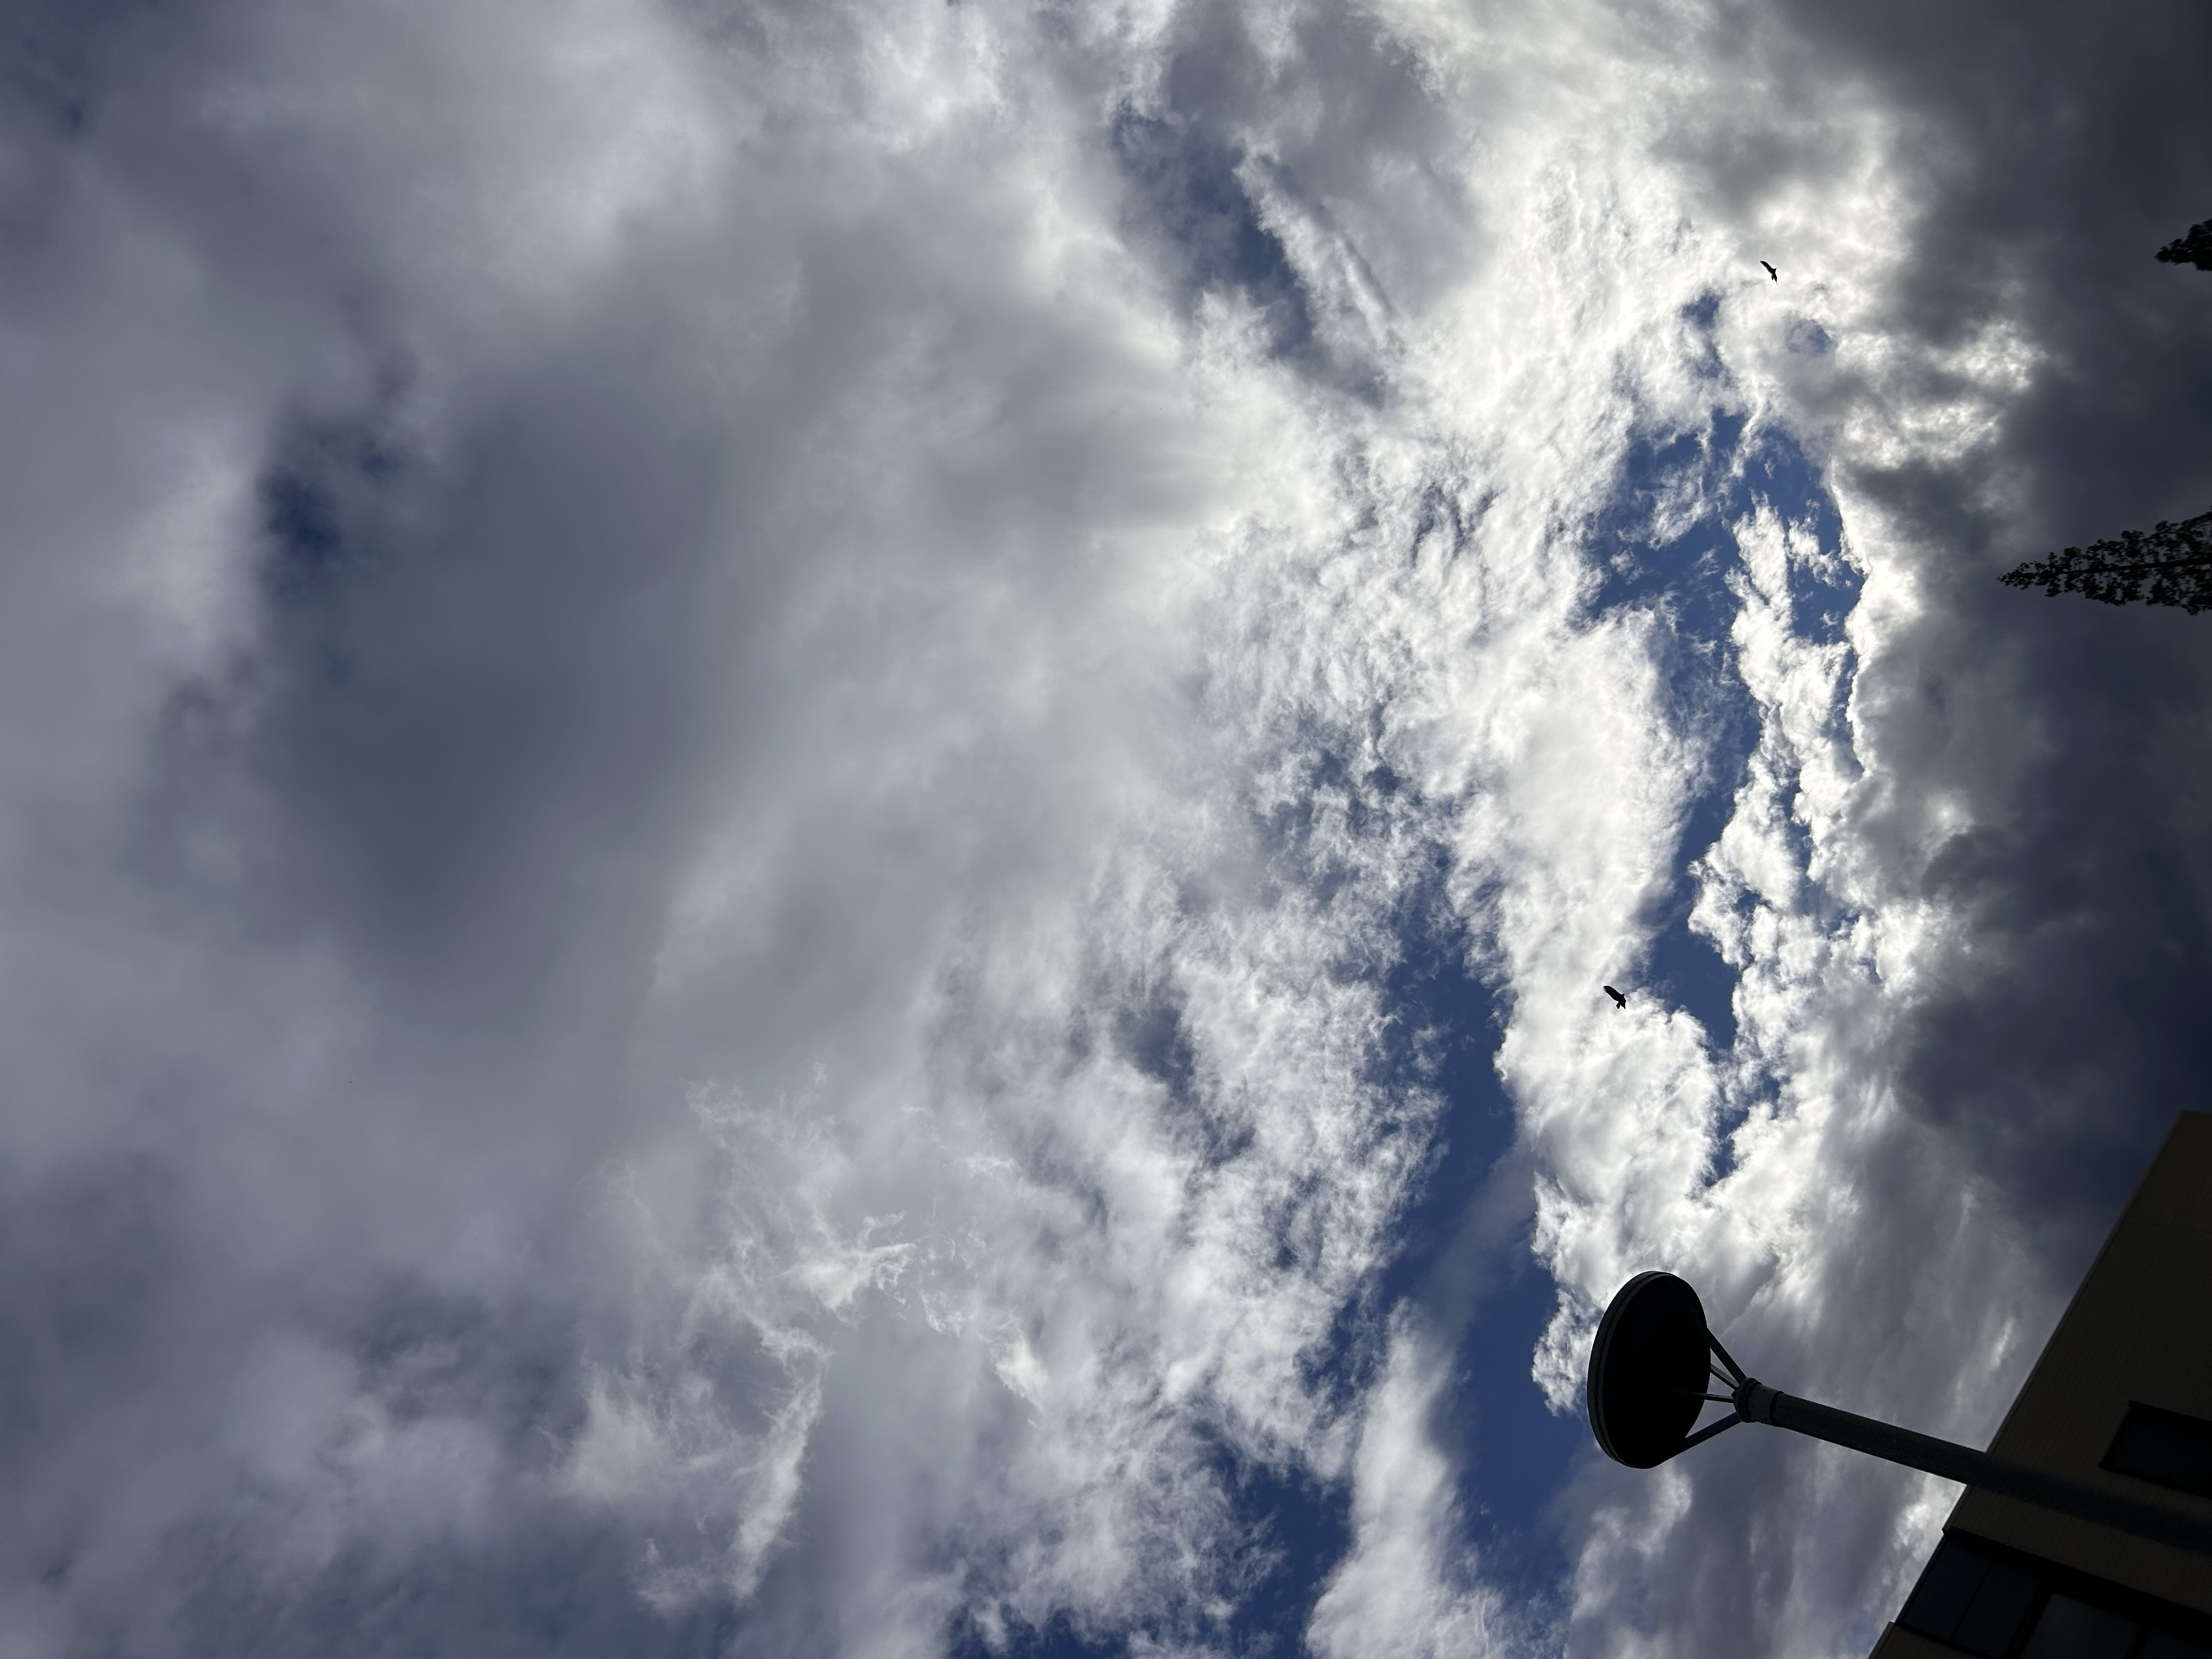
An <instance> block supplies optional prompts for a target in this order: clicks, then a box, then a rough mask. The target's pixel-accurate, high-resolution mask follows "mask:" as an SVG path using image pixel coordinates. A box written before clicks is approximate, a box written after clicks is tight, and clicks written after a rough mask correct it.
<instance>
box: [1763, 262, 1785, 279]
mask: <svg viewBox="0 0 2212 1659" xmlns="http://www.w3.org/2000/svg"><path fill="white" fill-rule="evenodd" d="M1759 264H1762V265H1766V274H1767V275H1768V276H1771V277H1772V278H1774V280H1775V281H1776V282H1780V281H1781V280H1782V273H1781V272H1780V271H1778V270H1776V269H1775V268H1774V267H1773V266H1772V265H1767V264H1766V261H1765V260H1764V259H1761V260H1760V261H1759Z"/></svg>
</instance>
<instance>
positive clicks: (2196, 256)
mask: <svg viewBox="0 0 2212 1659" xmlns="http://www.w3.org/2000/svg"><path fill="white" fill-rule="evenodd" d="M2158 258H2160V260H2161V261H2163V262H2164V263H2165V264H2169V265H2195V266H2196V267H2197V270H2212V219H2207V220H2206V221H2205V222H2203V224H2201V225H2191V226H2190V228H2189V234H2187V235H2185V236H2177V237H2175V238H2174V239H2173V240H2172V241H2170V242H2168V243H2167V244H2166V246H2164V247H2162V248H2160V249H2159V251H2158Z"/></svg>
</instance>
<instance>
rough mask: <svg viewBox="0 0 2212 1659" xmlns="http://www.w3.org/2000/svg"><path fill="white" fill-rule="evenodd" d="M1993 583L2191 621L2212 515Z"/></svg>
mask: <svg viewBox="0 0 2212 1659" xmlns="http://www.w3.org/2000/svg"><path fill="white" fill-rule="evenodd" d="M2199 228H2200V229H2201V228H2203V227H2201V226H2200V227H2199ZM1997 580H1999V581H2001V582H2002V583H2003V584H2004V585H2005V586H2007V587H2039V588H2041V589H2042V590H2043V591H2044V592H2045V593H2047V594H2049V595H2050V596H2051V598H2052V599H2057V597H2058V596H2059V595H2060V594H2061V593H2079V594H2080V595H2081V597H2082V598H2084V599H2096V600H2099V601H2100V602H2101V603H2103V604H2106V605H2134V604H2136V602H2137V601H2141V602H2142V603H2143V604H2145V605H2179V606H2180V607H2181V608H2182V609H2183V610H2184V611H2187V612H2189V614H2190V615H2191V616H2192V617H2193V616H2195V615H2196V614H2197V612H2198V611H2212V513H2198V514H2197V516H2196V517H2195V518H2193V519H2184V520H2182V521H2181V522H2180V523H2179V524H2173V523H2171V522H2169V521H2168V520H2164V519H2161V520H2159V523H2158V527H2157V528H2156V529H2155V530H2152V531H2149V532H2144V531H2141V530H2123V531H2122V532H2120V533H2119V535H2118V537H2117V538H2115V539H2113V540H2111V541H2104V542H2092V543H2090V544H2089V545H2088V546H2087V547H2069V548H2068V549H2067V550H2065V551H2064V552H2063V553H2053V554H2051V556H2049V557H2048V558H2044V559H2039V560H2037V561H2036V562H2034V563H2033V564H2024V565H2022V566H2021V567H2020V568H2019V569H2017V570H2008V571H2006V572H2005V574H2003V575H2002V576H2000V577H1998V578H1997Z"/></svg>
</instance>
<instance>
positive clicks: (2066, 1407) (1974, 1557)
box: [1872, 1112, 2212, 1659]
mask: <svg viewBox="0 0 2212 1659" xmlns="http://www.w3.org/2000/svg"><path fill="white" fill-rule="evenodd" d="M1990 1452H1991V1453H1992V1454H1994V1455H1996V1456H1998V1457H2001V1458H2004V1459H2006V1460H2008V1461H2009V1462H2015V1463H2022V1464H2026V1465H2027V1466H2029V1467H2030V1468H2036V1469H2039V1470H2043V1471H2045V1472H2047V1473H2049V1474H2057V1475H2063V1476H2066V1477H2069V1478H2071V1479H2074V1480H2082V1481H2087V1482H2089V1483H2091V1484H2093V1485H2095V1486H2104V1487H2106V1488H2107V1489H2109V1490H2111V1491H2112V1492H2116V1493H2124V1494H2126V1495H2128V1496H2130V1497H2133V1498H2142V1499H2149V1500H2154V1501H2156V1502H2159V1503H2162V1504H2168V1505H2171V1506H2172V1507H2173V1508H2175V1509H2178V1510H2186V1511H2188V1512H2190V1513H2192V1514H2196V1515H2199V1516H2206V1517H2212V1114H2207V1113H2203V1112H2185V1113H2183V1114H2182V1115H2181V1117H2180V1120H2179V1121H2178V1122H2177V1123H2176V1124H2175V1125H2174V1127H2173V1129H2172V1133H2170V1134H2169V1135H2168V1136H2167V1137H2166V1145H2165V1146H2163V1147H2162V1148H2161V1149H2160V1152H2159V1155H2158V1157H2157V1158H2156V1159H2155V1160H2154V1162H2153V1163H2152V1164H2151V1167H2150V1170H2149V1172H2148V1174H2146V1175H2145V1176H2144V1177H2143V1180H2142V1185H2141V1186H2140V1187H2139V1188H2137V1189H2136V1194H2135V1197H2134V1198H2133V1200H2130V1203H2129V1205H2128V1207H2127V1209H2126V1210H2125V1211H2124V1212H2123V1213H2122V1215H2121V1217H2120V1219H2119V1223H2118V1225H2117V1226H2115V1227H2114V1228H2113V1229H2112V1237H2110V1238H2108V1239H2106V1242H2105V1248H2104V1249H2102V1250H2101V1251H2100V1253H2099V1254H2098V1256H2097V1260H2096V1262H2095V1264H2094V1265H2093V1267H2091V1268H2090V1269H2089V1273H2088V1276H2087V1278H2086V1279H2083V1280H2082V1281H2081V1289H2080V1290H2079V1291H2076V1292H2075V1296H2074V1300H2073V1302H2072V1304H2070V1305H2069V1307H2068V1308H2067V1310H2066V1316H2065V1317H2064V1318H2063V1319H2062V1320H2060V1321H2059V1322H2058V1328H2057V1330H2056V1331H2054V1332H2053V1333H2052V1334H2051V1340H2050V1342H2049V1343H2048V1344H2046V1345H2045V1348H2044V1350H2043V1355H2042V1357H2041V1358H2039V1360H2037V1362H2036V1365H2035V1369H2034V1370H2033V1372H2031V1373H2030V1374H2029V1376H2028V1379H2027V1383H2026V1385H2025V1386H2024V1387H2022V1388H2021V1391H2020V1395H2019V1397H2018V1398H2017V1399H2015V1401H2013V1406H2012V1410H2011V1411H2010V1412H2008V1413H2007V1414H2006V1417H2005V1420H2004V1425H2003V1426H2002V1427H2001V1428H2000V1429H1999V1430H1998V1431H1997V1434H1996V1439H1995V1440H1994V1441H1993V1442H1992V1443H1990ZM1962 1653H1964V1654H1972V1655H1974V1656H1977V1659H2212V1559H2208V1558H2206V1557H2204V1556H2202V1555H2197V1554H2194V1553H2190V1552H2188V1551H2185V1550H2182V1549H2179V1548H2176V1547H2172V1546H2171V1545H2166V1544H2160V1543H2154V1542H2150V1541H2146V1540H2143V1539H2140V1538H2135V1537H2130V1536H2129V1535H2128V1534H2124V1533H2120V1532H2116V1531H2114V1530H2113V1529H2112V1528H2109V1527H2106V1526H2102V1525H2100V1524H2098V1523H2097V1522H2091V1521H2083V1520H2079V1519H2076V1518H2075V1517H2073V1516H2065V1515H2059V1514H2056V1513H2054V1512H2052V1511H2051V1510H2043V1509H2039V1508H2037V1507H2035V1506H2033V1505H2032V1504H2025V1503H2021V1502H2020V1501H2018V1500H2016V1499H2014V1498H2001V1497H1998V1496H1997V1495H1996V1494H1995V1493H1992V1492H1984V1491H1981V1490H1979V1489H1978V1488H1975V1487H1971V1486H1970V1487H1968V1488H1967V1490H1966V1492H1965V1493H1964V1494H1963V1495H1962V1496H1961V1497H1960V1499H1959V1502H1958V1504H1957V1506H1956V1507H1955V1508H1954V1509H1953V1510H1952V1511H1951V1518H1950V1520H1949V1521H1948V1522H1946V1523H1945V1525H1944V1528H1943V1539H1942V1543H1940V1544H1939V1545H1938V1546H1937V1547H1936V1551H1935V1553H1934V1554H1932V1555H1931V1556H1930V1557H1929V1560H1928V1564H1927V1565H1926V1566H1925V1567H1924V1568H1923V1570H1922V1571H1921V1575H1920V1580H1919V1582H1918V1583H1917V1584H1916V1585H1915V1586H1914V1588H1913V1589H1912V1592H1911V1595H1908V1596H1907V1597H1906V1598H1905V1606H1904V1607H1903V1608H1902V1609H1901V1610H1900V1611H1899V1613H1898V1616H1897V1620H1896V1622H1895V1623H1894V1624H1892V1625H1891V1626H1888V1627H1887V1629H1886V1630H1885V1631H1884V1632H1882V1637H1881V1641H1879V1642H1878V1643H1876V1644H1875V1649H1874V1654H1873V1656H1872V1659H1957V1656H1959V1655H1960V1654H1962Z"/></svg>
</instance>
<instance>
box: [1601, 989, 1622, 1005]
mask: <svg viewBox="0 0 2212 1659" xmlns="http://www.w3.org/2000/svg"><path fill="white" fill-rule="evenodd" d="M1603 988H1604V991H1605V994H1606V995H1607V996H1609V997H1611V998H1612V999H1613V1006H1614V1007H1616V1008H1626V1006H1628V994H1627V993H1626V992H1625V991H1616V990H1614V989H1613V987H1611V986H1610V985H1607V986H1606V987H1603Z"/></svg>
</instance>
